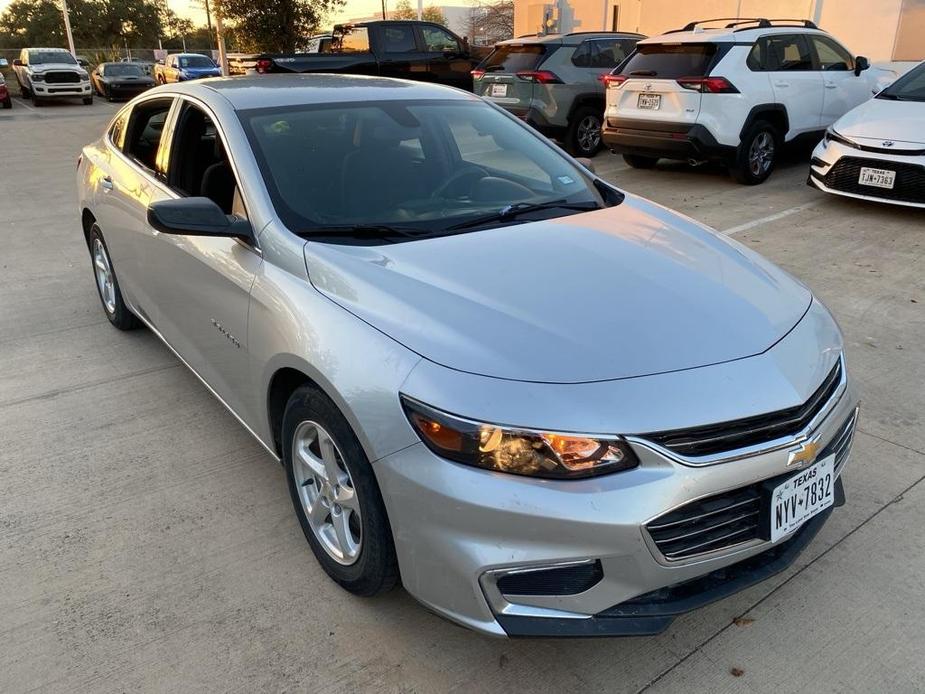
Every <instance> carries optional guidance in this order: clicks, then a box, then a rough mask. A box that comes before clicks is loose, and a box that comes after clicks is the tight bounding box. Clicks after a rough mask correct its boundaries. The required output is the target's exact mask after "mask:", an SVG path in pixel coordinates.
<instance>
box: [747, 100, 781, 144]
mask: <svg viewBox="0 0 925 694" xmlns="http://www.w3.org/2000/svg"><path fill="white" fill-rule="evenodd" d="M758 120H765V121H768V122H769V123H770V124H771V125H773V126H774V127H775V128H777V129H778V130H779V131H780V136H781V138H782V139H786V137H787V133H788V132H790V116H789V115H788V114H787V107H786V106H785V105H784V104H777V103H768V104H758V105H757V106H753V107H752V109H751V110H750V111H749V112H748V115H747V116H746V117H745V122H744V123H743V124H742V129H741V130H740V131H739V141H741V140H742V138H743V137H745V133H746V132H748V129H749V128H751V127H752V125H753V124H754V123H755V121H758Z"/></svg>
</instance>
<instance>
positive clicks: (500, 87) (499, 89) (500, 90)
mask: <svg viewBox="0 0 925 694" xmlns="http://www.w3.org/2000/svg"><path fill="white" fill-rule="evenodd" d="M491 95H492V96H507V85H506V84H493V85H491Z"/></svg>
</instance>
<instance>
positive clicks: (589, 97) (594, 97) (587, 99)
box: [567, 92, 606, 123]
mask: <svg viewBox="0 0 925 694" xmlns="http://www.w3.org/2000/svg"><path fill="white" fill-rule="evenodd" d="M605 105H606V104H605V101H604V95H603V94H598V93H597V92H587V93H584V94H579V95H578V96H576V97H575V98H574V99H573V100H572V106H571V108H569V111H568V119H567V120H568V122H569V123H571V121H572V118H573V117H574V115H575V114H576V113H577V112H578V111H579V110H580V109H582V108H584V107H585V106H593V107H595V108H599V109H600V111H601V118H602V119H603V117H604V108H605Z"/></svg>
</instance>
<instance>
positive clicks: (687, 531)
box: [646, 410, 857, 560]
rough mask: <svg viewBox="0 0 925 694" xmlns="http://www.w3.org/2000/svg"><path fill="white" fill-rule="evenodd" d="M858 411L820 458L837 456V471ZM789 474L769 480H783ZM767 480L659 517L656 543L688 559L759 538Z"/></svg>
mask: <svg viewBox="0 0 925 694" xmlns="http://www.w3.org/2000/svg"><path fill="white" fill-rule="evenodd" d="M856 421H857V410H855V411H854V412H853V413H852V414H851V416H850V417H848V418H847V419H846V420H845V421H844V423H843V424H842V425H841V427H839V429H838V432H837V433H836V434H835V436H833V437H832V440H831V441H830V442H829V443H828V444H827V445H826V447H825V448H824V449H823V450H822V452H821V453H819V455H818V456H817V459H821V458H825V457H827V456H829V455H833V454H834V455H835V473H836V475H837V474H838V473H839V472H840V471H841V469H842V467H843V466H844V464H845V461H846V460H847V458H848V454H849V453H850V451H851V443H852V441H853V438H854V427H855V423H856ZM791 474H793V473H787V474H785V475H781V476H780V477H779V478H776V479H772V480H770V481H771V482H772V483H773V482H775V481H777V480H780V481H783V480H784V479H786V478H787V477H788V476H789V475H791ZM767 482H768V480H763V481H761V482H756V483H755V484H751V485H749V486H747V487H740V488H739V489H734V490H732V491H728V492H723V493H721V494H716V495H714V496H710V497H707V498H705V499H698V500H697V501H692V502H691V503H689V504H687V505H685V506H682V507H681V508H679V509H675V510H674V511H671V512H670V513H666V514H665V515H664V516H661V517H659V518H656V519H655V520H653V521H652V522H650V523H649V524H648V525H647V526H646V530H648V531H649V535H650V536H651V537H652V540H653V541H654V542H655V546H656V547H658V550H659V551H660V552H661V553H662V555H663V556H664V557H665V558H666V559H670V560H677V559H688V558H690V557H694V556H697V555H700V554H705V553H707V552H713V551H715V550H718V549H727V548H729V547H734V546H735V545H739V544H742V543H743V542H749V541H750V540H754V539H756V538H758V537H759V531H760V526H761V517H760V514H761V492H762V489H763V488H764V486H765V484H767Z"/></svg>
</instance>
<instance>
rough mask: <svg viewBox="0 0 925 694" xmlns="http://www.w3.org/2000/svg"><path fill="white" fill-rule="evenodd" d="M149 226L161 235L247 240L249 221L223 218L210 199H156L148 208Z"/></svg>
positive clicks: (218, 208)
mask: <svg viewBox="0 0 925 694" xmlns="http://www.w3.org/2000/svg"><path fill="white" fill-rule="evenodd" d="M148 224H149V225H150V226H151V227H153V228H154V229H157V230H158V231H160V232H162V233H164V234H180V235H183V236H220V237H234V238H243V239H250V238H252V237H253V230H252V229H251V225H250V222H248V221H247V220H246V219H241V218H239V217H235V216H233V215H226V214H225V213H224V212H222V209H221V208H220V207H219V206H218V205H216V204H215V202H214V201H212V200H210V199H209V198H178V199H176V200H158V201H157V202H152V203H151V204H150V205H148Z"/></svg>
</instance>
